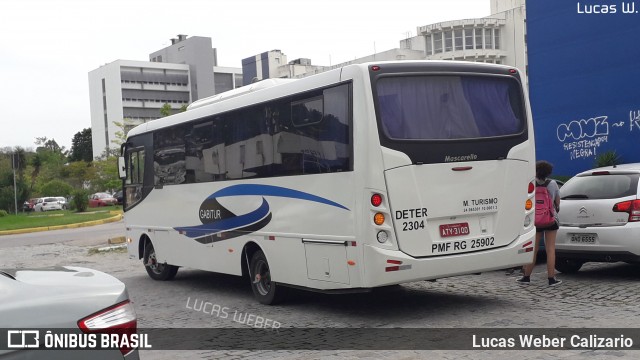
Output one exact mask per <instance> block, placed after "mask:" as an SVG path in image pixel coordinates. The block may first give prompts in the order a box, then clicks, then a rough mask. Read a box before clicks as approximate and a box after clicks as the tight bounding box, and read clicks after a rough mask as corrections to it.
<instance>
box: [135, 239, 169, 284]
mask: <svg viewBox="0 0 640 360" xmlns="http://www.w3.org/2000/svg"><path fill="white" fill-rule="evenodd" d="M142 259H143V261H144V268H145V269H146V270H147V274H149V276H150V277H151V278H152V279H154V280H161V281H165V280H171V279H173V278H174V277H175V276H176V274H177V273H178V267H177V266H173V265H169V264H160V263H158V260H157V258H156V250H155V249H154V248H153V244H152V243H151V241H148V242H147V244H146V245H145V247H144V256H143V257H142Z"/></svg>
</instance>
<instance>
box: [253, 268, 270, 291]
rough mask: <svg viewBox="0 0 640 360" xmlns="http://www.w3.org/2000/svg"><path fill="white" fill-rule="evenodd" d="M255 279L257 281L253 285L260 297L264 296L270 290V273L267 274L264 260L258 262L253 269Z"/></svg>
mask: <svg viewBox="0 0 640 360" xmlns="http://www.w3.org/2000/svg"><path fill="white" fill-rule="evenodd" d="M254 273H255V277H256V278H257V279H256V280H258V281H257V282H256V283H255V285H256V289H257V290H258V292H259V293H260V295H262V296H264V295H267V294H268V293H269V291H270V290H271V272H269V265H268V264H267V262H266V261H264V260H262V259H261V260H259V261H258V263H257V264H256V267H255V271H254Z"/></svg>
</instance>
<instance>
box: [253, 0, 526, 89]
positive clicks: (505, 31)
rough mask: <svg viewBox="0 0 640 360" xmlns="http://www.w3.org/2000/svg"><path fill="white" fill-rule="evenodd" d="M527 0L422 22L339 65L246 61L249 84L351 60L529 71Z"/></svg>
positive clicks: (269, 55) (495, 0)
mask: <svg viewBox="0 0 640 360" xmlns="http://www.w3.org/2000/svg"><path fill="white" fill-rule="evenodd" d="M525 19H526V13H525V0H491V15H490V16H487V17H484V18H478V19H464V20H452V21H446V22H441V23H436V24H430V25H425V26H419V27H417V31H416V33H417V35H416V36H413V37H407V38H406V39H403V40H401V41H400V47H399V48H396V49H390V50H386V51H382V52H379V53H375V54H372V55H368V56H365V57H361V58H358V59H355V60H351V61H348V62H344V63H340V64H336V65H333V66H318V65H311V61H310V60H309V59H300V60H304V61H305V62H304V66H300V65H302V63H299V64H296V63H295V62H296V61H294V62H291V63H287V61H286V56H285V55H284V54H283V53H282V51H280V50H272V51H268V52H265V53H262V54H259V55H255V56H252V57H249V58H246V59H244V60H242V71H243V73H244V83H245V84H248V83H249V82H251V81H252V79H258V80H262V79H268V78H275V77H279V78H299V77H305V76H309V75H313V74H317V73H320V72H323V71H327V70H331V69H335V68H339V67H343V66H346V65H350V64H361V63H365V62H370V61H387V60H462V61H474V62H488V63H494V64H505V65H511V66H515V67H517V68H519V69H520V70H521V71H523V72H526V69H527V60H526V44H525V39H526V36H525V35H526V31H525Z"/></svg>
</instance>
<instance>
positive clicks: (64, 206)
mask: <svg viewBox="0 0 640 360" xmlns="http://www.w3.org/2000/svg"><path fill="white" fill-rule="evenodd" d="M56 199H58V203H59V204H60V206H62V210H67V208H69V203H68V202H67V199H66V198H65V197H64V196H56Z"/></svg>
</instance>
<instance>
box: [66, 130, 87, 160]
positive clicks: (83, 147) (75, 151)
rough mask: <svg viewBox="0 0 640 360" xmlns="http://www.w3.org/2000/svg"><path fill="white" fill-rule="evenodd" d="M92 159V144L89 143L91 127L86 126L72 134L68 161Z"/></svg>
mask: <svg viewBox="0 0 640 360" xmlns="http://www.w3.org/2000/svg"><path fill="white" fill-rule="evenodd" d="M92 160H93V146H92V144H91V128H86V129H83V130H82V131H79V132H77V133H76V134H75V135H74V136H73V139H72V140H71V152H70V153H69V161H86V162H91V161H92Z"/></svg>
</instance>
